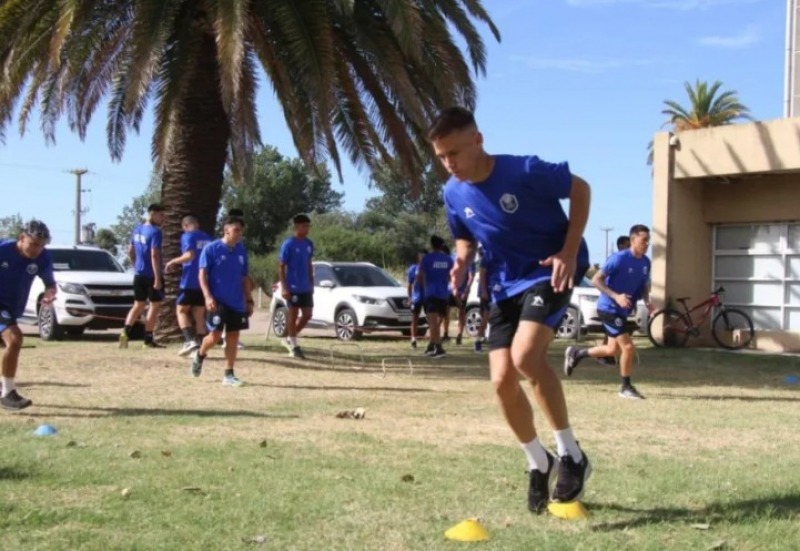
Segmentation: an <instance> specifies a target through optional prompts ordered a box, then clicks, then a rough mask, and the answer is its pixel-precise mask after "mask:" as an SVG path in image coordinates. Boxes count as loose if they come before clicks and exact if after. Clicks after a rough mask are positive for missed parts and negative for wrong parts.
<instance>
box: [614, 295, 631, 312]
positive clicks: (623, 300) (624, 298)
mask: <svg viewBox="0 0 800 551" xmlns="http://www.w3.org/2000/svg"><path fill="white" fill-rule="evenodd" d="M614 302H616V303H617V304H619V305H620V307H622V308H625V309H626V310H628V309H630V307H631V296H630V295H626V294H624V293H617V294H616V295H614Z"/></svg>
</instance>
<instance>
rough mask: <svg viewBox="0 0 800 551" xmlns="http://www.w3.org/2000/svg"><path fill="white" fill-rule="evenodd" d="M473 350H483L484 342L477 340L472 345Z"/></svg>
mask: <svg viewBox="0 0 800 551" xmlns="http://www.w3.org/2000/svg"><path fill="white" fill-rule="evenodd" d="M472 351H473V352H475V353H476V354H477V353H479V352H481V351H483V342H481V341H480V340H477V341H475V343H474V344H473V345H472Z"/></svg>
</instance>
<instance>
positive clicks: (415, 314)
mask: <svg viewBox="0 0 800 551" xmlns="http://www.w3.org/2000/svg"><path fill="white" fill-rule="evenodd" d="M421 311H422V305H421V304H419V303H412V304H411V348H416V347H417V327H418V326H419V314H420V312H421Z"/></svg>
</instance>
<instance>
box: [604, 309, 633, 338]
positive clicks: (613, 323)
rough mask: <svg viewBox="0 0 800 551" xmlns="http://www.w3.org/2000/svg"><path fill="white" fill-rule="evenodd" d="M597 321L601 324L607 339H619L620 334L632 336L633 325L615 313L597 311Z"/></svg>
mask: <svg viewBox="0 0 800 551" xmlns="http://www.w3.org/2000/svg"><path fill="white" fill-rule="evenodd" d="M597 319H599V320H600V322H601V323H602V324H603V330H604V331H605V332H606V335H608V336H609V337H619V336H620V335H622V334H628V335H630V334H632V333H633V331H634V329H635V325H634V324H632V323H628V318H627V317H625V316H622V315H620V314H617V313H615V312H601V311H600V310H598V311H597Z"/></svg>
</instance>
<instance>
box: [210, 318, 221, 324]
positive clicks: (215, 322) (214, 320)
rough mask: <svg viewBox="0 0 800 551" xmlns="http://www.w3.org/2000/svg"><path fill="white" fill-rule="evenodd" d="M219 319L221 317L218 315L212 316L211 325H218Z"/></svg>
mask: <svg viewBox="0 0 800 551" xmlns="http://www.w3.org/2000/svg"><path fill="white" fill-rule="evenodd" d="M221 321H222V318H221V317H219V316H214V317H213V318H211V323H212V325H219V324H220V322H221Z"/></svg>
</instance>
